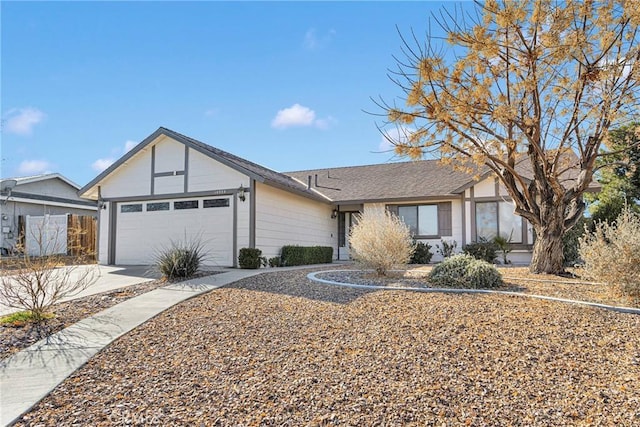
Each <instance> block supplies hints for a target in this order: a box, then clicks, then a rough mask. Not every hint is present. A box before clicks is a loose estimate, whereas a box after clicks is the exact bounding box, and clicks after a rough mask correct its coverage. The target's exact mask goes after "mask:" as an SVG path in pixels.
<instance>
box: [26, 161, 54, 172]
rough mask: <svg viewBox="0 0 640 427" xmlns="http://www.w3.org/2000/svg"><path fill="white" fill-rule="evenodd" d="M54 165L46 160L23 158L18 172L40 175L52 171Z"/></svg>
mask: <svg viewBox="0 0 640 427" xmlns="http://www.w3.org/2000/svg"><path fill="white" fill-rule="evenodd" d="M52 166H53V165H52V164H51V163H49V162H48V161H46V160H23V161H22V162H21V163H20V166H18V174H20V175H39V174H41V173H51V169H52Z"/></svg>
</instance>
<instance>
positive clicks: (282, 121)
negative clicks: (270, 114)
mask: <svg viewBox="0 0 640 427" xmlns="http://www.w3.org/2000/svg"><path fill="white" fill-rule="evenodd" d="M335 122H336V120H335V119H334V118H333V117H331V116H329V117H327V118H325V119H316V112H315V111H313V110H312V109H311V108H309V107H305V106H303V105H300V104H293V105H292V106H291V107H289V108H283V109H282V110H280V111H278V113H277V114H276V116H275V117H274V119H273V120H272V121H271V127H272V128H275V129H287V128H290V127H295V126H307V127H308V126H313V127H317V128H318V129H322V130H326V129H328V128H329V127H330V126H331V124H333V123H335Z"/></svg>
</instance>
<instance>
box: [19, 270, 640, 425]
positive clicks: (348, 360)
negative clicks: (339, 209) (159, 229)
mask: <svg viewBox="0 0 640 427" xmlns="http://www.w3.org/2000/svg"><path fill="white" fill-rule="evenodd" d="M306 273H307V271H293V272H277V273H273V274H269V275H261V276H256V277H253V278H249V279H245V280H243V281H240V282H237V283H236V284H234V285H232V286H229V287H225V288H221V289H218V290H216V291H213V292H211V293H209V294H206V295H204V296H202V297H199V298H196V299H193V300H189V301H187V302H185V303H182V304H180V305H179V306H176V307H174V308H172V309H170V310H168V311H166V312H165V313H163V314H161V315H159V316H158V317H156V318H154V319H152V320H151V321H149V322H147V323H146V324H144V325H142V326H141V327H139V328H137V329H135V330H134V331H132V332H131V333H129V334H128V335H126V336H124V337H122V338H121V339H119V340H118V341H116V342H115V343H113V344H112V345H111V346H110V347H108V348H107V349H105V350H104V351H102V352H101V353H100V354H98V355H97V356H96V357H94V358H93V359H92V360H91V361H90V362H89V363H88V364H87V365H86V366H85V367H84V368H82V369H81V370H79V371H77V372H76V373H75V374H74V375H73V376H72V377H70V378H69V379H68V380H67V381H65V382H64V383H63V384H61V385H60V386H59V387H58V388H57V389H56V390H54V392H52V393H51V394H50V395H49V396H48V397H47V398H45V399H44V400H43V401H42V402H41V403H40V404H38V405H37V406H36V408H35V409H34V410H33V411H32V412H30V413H28V414H27V415H26V416H25V417H23V419H22V421H21V422H20V423H19V424H18V425H34V426H35V425H47V426H49V425H51V426H53V425H202V426H215V425H220V426H232V425H233V426H236V425H241V426H250V425H264V426H271V425H291V426H299V425H345V426H356V425H357V426H362V425H365V426H370V425H371V426H373V425H378V426H395V425H398V426H399V425H420V426H422V425H434V426H435V425H438V426H441V425H444V426H458V425H471V426H495V425H505V426H507V425H514V426H550V425H551V426H556V425H558V426H560V425H572V426H583V425H584V426H586V425H603V426H604V425H607V426H608V425H621V426H637V425H640V390H639V383H640V334H639V333H638V332H639V331H640V316H638V315H632V314H621V313H616V312H611V311H606V310H601V309H594V308H587V307H582V306H576V305H570V304H563V303H557V302H548V301H540V300H533V299H527V298H518V297H505V296H496V295H469V294H463V295H449V294H447V295H445V294H422V293H413V292H403V291H363V290H355V289H348V288H339V287H334V286H329V285H322V284H318V283H315V282H310V281H308V280H307V279H306V278H305V276H306Z"/></svg>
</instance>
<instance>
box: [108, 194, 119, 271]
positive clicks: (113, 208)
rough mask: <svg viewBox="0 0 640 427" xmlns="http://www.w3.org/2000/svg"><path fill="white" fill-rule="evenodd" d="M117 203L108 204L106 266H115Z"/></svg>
mask: <svg viewBox="0 0 640 427" xmlns="http://www.w3.org/2000/svg"><path fill="white" fill-rule="evenodd" d="M117 216H118V202H110V203H109V235H108V236H109V237H108V240H107V245H108V249H109V253H108V256H107V264H108V265H115V263H116V236H117V233H116V227H117V226H118V218H117Z"/></svg>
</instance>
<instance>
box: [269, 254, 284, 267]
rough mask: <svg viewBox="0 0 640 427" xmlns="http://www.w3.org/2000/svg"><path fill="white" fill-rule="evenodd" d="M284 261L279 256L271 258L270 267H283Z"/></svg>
mask: <svg viewBox="0 0 640 427" xmlns="http://www.w3.org/2000/svg"><path fill="white" fill-rule="evenodd" d="M281 266H282V260H281V259H280V257H279V256H274V257H273V258H269V267H281Z"/></svg>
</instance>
